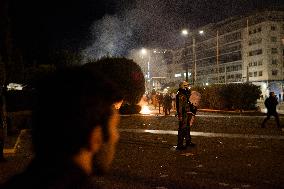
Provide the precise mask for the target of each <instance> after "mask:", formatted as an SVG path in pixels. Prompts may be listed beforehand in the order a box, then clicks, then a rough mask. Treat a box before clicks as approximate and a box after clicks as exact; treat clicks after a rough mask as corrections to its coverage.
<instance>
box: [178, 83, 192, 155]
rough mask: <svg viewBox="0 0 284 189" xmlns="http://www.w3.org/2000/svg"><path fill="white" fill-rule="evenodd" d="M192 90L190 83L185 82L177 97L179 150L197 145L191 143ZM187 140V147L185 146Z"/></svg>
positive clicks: (181, 84) (180, 87) (181, 85)
mask: <svg viewBox="0 0 284 189" xmlns="http://www.w3.org/2000/svg"><path fill="white" fill-rule="evenodd" d="M190 95H191V90H190V89H189V83H188V82H186V81H183V82H181V83H180V84H179V89H178V92H177V95H176V110H177V116H178V120H179V126H178V141H177V148H176V149H177V150H184V149H186V147H194V146H195V144H194V143H192V142H191V135H190V126H191V125H190V123H191V119H192V117H193V114H192V113H191V103H190V101H189V98H190ZM184 138H185V142H186V145H185V146H184V145H183V141H184Z"/></svg>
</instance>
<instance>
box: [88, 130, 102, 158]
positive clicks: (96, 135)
mask: <svg viewBox="0 0 284 189" xmlns="http://www.w3.org/2000/svg"><path fill="white" fill-rule="evenodd" d="M89 143H90V150H91V151H92V152H94V153H96V152H98V151H99V149H100V147H101V146H102V144H103V132H102V128H101V127H99V126H97V127H95V128H94V129H93V130H92V131H91V134H90V141H89Z"/></svg>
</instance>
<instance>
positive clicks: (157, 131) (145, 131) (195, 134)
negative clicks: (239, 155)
mask: <svg viewBox="0 0 284 189" xmlns="http://www.w3.org/2000/svg"><path fill="white" fill-rule="evenodd" d="M119 131H121V132H132V133H152V134H162V135H164V134H169V135H177V134H178V132H177V131H174V130H149V129H119ZM190 134H191V135H192V136H201V137H221V138H248V139H278V140H284V136H276V135H255V134H228V133H209V132H194V131H191V132H190Z"/></svg>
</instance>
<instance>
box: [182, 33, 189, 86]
mask: <svg viewBox="0 0 284 189" xmlns="http://www.w3.org/2000/svg"><path fill="white" fill-rule="evenodd" d="M181 34H182V35H183V36H184V37H185V38H186V37H187V36H188V30H187V29H183V30H182V31H181ZM185 50H186V39H185V40H184V61H185V80H186V81H187V82H188V61H186V59H185V57H186V55H185Z"/></svg>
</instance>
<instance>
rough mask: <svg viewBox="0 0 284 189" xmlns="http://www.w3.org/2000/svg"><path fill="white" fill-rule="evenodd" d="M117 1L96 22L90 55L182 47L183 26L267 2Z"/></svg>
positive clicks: (191, 26) (86, 51)
mask: <svg viewBox="0 0 284 189" xmlns="http://www.w3.org/2000/svg"><path fill="white" fill-rule="evenodd" d="M272 1H273V0H271V2H272ZM275 1H277V0H275ZM115 2H116V4H115V5H114V6H115V11H114V13H113V14H112V15H105V16H104V17H103V18H102V19H101V20H99V21H95V22H94V23H93V25H92V27H91V38H90V39H89V40H90V42H91V45H89V46H88V47H87V48H86V49H84V50H83V51H82V53H83V56H84V57H85V58H86V59H99V58H101V57H103V56H126V55H127V54H128V51H129V50H131V49H138V48H141V47H146V48H160V49H167V48H173V47H178V46H179V45H181V44H182V43H183V42H184V39H183V37H182V36H181V35H180V31H181V29H183V28H187V29H188V30H192V29H195V28H197V27H200V26H203V25H205V24H208V23H210V22H216V21H220V20H222V19H224V18H227V17H228V16H234V15H237V14H240V13H244V12H246V10H251V9H253V8H254V9H255V8H257V7H260V6H264V1H262V0H261V1H260V0H251V1H245V0H238V1H233V0H228V1H224V0H215V1H211V0H117V1H115ZM249 2H250V3H249ZM252 2H255V3H252ZM260 2H262V3H260ZM265 2H266V1H265ZM267 2H270V1H267ZM282 4H283V3H282ZM241 10H242V11H241Z"/></svg>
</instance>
